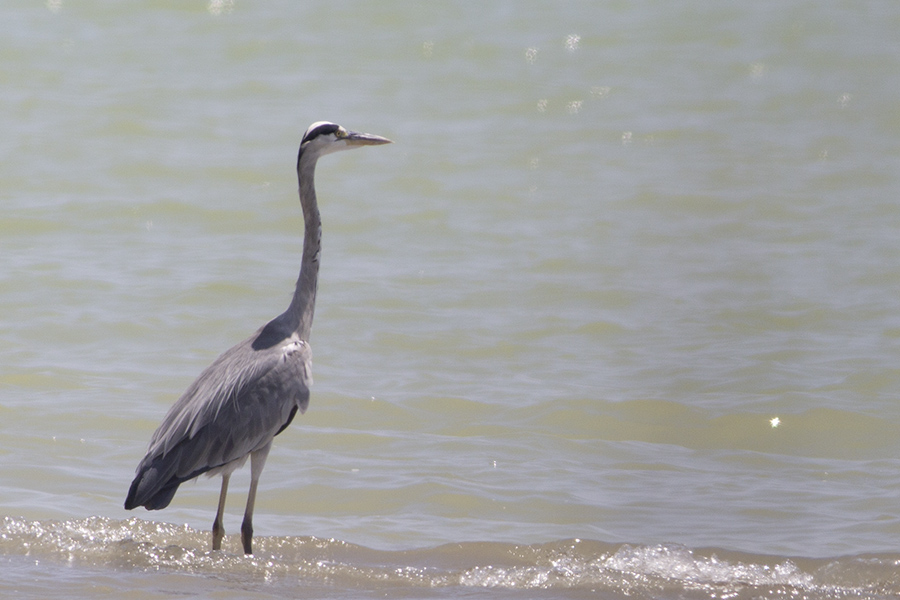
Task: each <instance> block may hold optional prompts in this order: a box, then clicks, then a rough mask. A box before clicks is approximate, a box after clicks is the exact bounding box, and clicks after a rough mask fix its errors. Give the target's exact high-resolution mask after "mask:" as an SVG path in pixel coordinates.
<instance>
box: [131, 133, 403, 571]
mask: <svg viewBox="0 0 900 600" xmlns="http://www.w3.org/2000/svg"><path fill="white" fill-rule="evenodd" d="M385 143H389V140H387V139H385V138H382V137H378V136H373V135H369V134H360V133H354V132H348V131H347V130H345V129H343V128H342V127H340V126H338V125H335V124H334V123H326V122H318V123H313V125H311V126H310V128H309V129H308V130H307V131H306V134H305V135H304V136H303V141H302V142H301V144H300V152H299V154H298V157H297V174H298V179H299V184H300V204H301V206H302V208H303V217H304V223H305V233H304V238H303V256H302V259H301V268H300V275H299V277H298V279H297V286H296V289H295V291H294V297H293V299H292V300H291V304H290V306H289V307H288V309H287V310H286V311H285V312H284V313H282V314H281V315H279V316H278V317H276V318H274V319H272V320H271V321H269V323H267V324H266V325H264V326H263V327H261V328H260V329H259V330H258V331H257V332H256V333H254V334H253V335H252V336H250V337H249V338H247V339H245V340H244V341H243V342H241V343H239V344H237V345H236V346H233V347H232V348H231V349H229V350H227V351H226V352H224V353H223V354H222V355H221V356H219V357H218V358H217V359H216V360H215V361H214V362H213V363H212V364H211V365H210V366H209V367H207V368H206V369H205V370H204V371H203V372H202V373H201V374H200V376H199V377H198V378H197V379H196V380H195V381H194V382H193V383H192V384H191V385H190V386H189V387H188V389H187V390H186V391H185V392H184V394H182V396H181V397H180V398H179V399H178V401H177V402H176V403H175V404H174V405H173V406H172V408H171V409H170V410H169V412H168V413H167V414H166V416H165V418H164V419H163V422H162V424H161V425H160V426H159V428H158V429H157V430H156V432H155V433H154V434H153V437H152V438H151V440H150V447H149V449H148V450H147V454H146V456H145V457H144V459H143V460H142V461H141V463H140V464H139V465H138V468H137V475H136V476H135V478H134V481H133V482H132V484H131V488H130V489H129V491H128V497H127V498H126V500H125V508H126V509H132V508H136V507H138V506H144V507H146V508H147V509H148V510H158V509H162V508H165V507H166V506H168V505H169V503H170V502H171V501H172V498H173V497H174V496H175V492H176V491H177V490H178V486H179V485H181V484H182V483H183V482H185V481H188V480H190V479H193V478H194V477H197V476H199V475H202V474H207V475H217V474H221V475H222V490H221V493H220V496H219V509H218V512H217V514H216V520H215V522H214V523H213V528H212V548H213V550H218V549H220V548H221V541H222V536H223V535H224V529H223V526H222V514H223V509H224V504H225V496H226V493H227V489H228V480H229V477H230V475H231V473H232V472H233V471H234V470H236V469H238V468H240V467H241V466H242V465H243V464H244V462H246V460H247V458H248V457H249V458H250V460H251V475H250V479H251V482H250V492H249V495H248V499H247V508H246V510H245V512H244V522H243V524H242V526H241V540H242V543H243V546H244V552H245V553H247V554H252V545H251V544H252V537H253V526H252V516H253V505H254V503H255V499H256V489H257V484H258V482H259V476H260V474H261V473H262V470H263V467H264V466H265V461H266V458H267V456H268V454H269V449H270V448H271V445H272V440H273V439H274V437H275V436H276V435H278V434H279V433H281V432H282V431H283V430H284V429H285V428H286V427H287V426H288V425H289V424H290V423H291V421H292V419H293V418H294V416H295V415H296V413H297V412H298V411H299V412H300V413H303V412H304V411H305V410H306V407H307V406H308V404H309V388H310V385H311V384H312V351H311V349H310V347H309V343H308V340H309V333H310V328H311V326H312V319H313V313H314V310H315V297H316V287H317V281H318V271H319V251H320V246H321V222H320V220H319V210H318V206H317V203H316V194H315V186H314V181H313V180H314V172H315V166H316V161H317V160H318V158H319V157H320V156H323V155H325V154H329V153H331V152H335V151H338V150H343V149H347V148H353V147H357V146H363V145H375V144H385Z"/></svg>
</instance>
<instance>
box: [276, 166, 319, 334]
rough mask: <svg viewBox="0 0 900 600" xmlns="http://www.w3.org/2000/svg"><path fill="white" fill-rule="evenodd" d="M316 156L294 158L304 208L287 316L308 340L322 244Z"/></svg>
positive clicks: (301, 202)
mask: <svg viewBox="0 0 900 600" xmlns="http://www.w3.org/2000/svg"><path fill="white" fill-rule="evenodd" d="M317 159H318V156H315V155H314V154H313V155H311V156H307V155H306V154H304V153H303V152H302V151H301V152H300V156H299V158H298V160H297V177H298V180H299V183H300V206H301V207H302V208H303V223H304V230H303V258H302V260H301V262H300V276H299V277H298V278H297V288H296V289H295V290H294V298H293V299H292V300H291V305H290V306H289V307H288V309H287V312H286V313H285V314H286V316H288V318H289V319H290V322H291V325H292V327H293V330H294V333H296V334H297V335H298V336H299V337H300V339H301V340H309V332H310V329H311V328H312V322H313V313H314V312H315V309H316V288H317V287H318V281H319V251H320V249H321V247H322V221H321V219H320V218H319V206H318V204H317V203H316V187H315V182H314V179H315V171H316V160H317Z"/></svg>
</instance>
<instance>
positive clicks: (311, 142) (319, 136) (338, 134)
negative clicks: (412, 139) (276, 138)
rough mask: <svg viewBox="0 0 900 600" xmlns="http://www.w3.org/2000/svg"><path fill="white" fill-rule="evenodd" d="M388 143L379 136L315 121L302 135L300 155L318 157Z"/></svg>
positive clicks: (388, 142)
mask: <svg viewBox="0 0 900 600" xmlns="http://www.w3.org/2000/svg"><path fill="white" fill-rule="evenodd" d="M390 143H391V140H389V139H387V138H383V137H381V136H380V135H372V134H370V133H358V132H356V131H348V130H347V129H344V128H343V127H341V126H340V125H338V124H336V123H329V122H328V121H317V122H315V123H313V124H312V125H310V126H309V129H307V130H306V133H304V134H303V141H301V142H300V153H301V154H304V153H308V152H312V153H314V154H315V156H316V157H319V156H324V155H325V154H331V153H332V152H339V151H340V150H350V149H351V148H359V147H360V146H376V145H379V144H390Z"/></svg>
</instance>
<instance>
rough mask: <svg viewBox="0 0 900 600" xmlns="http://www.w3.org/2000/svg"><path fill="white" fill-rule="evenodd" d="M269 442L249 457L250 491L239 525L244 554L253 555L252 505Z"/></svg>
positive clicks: (267, 452)
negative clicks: (242, 520)
mask: <svg viewBox="0 0 900 600" xmlns="http://www.w3.org/2000/svg"><path fill="white" fill-rule="evenodd" d="M271 447H272V442H269V443H268V444H266V445H265V446H263V447H262V448H260V449H259V450H257V451H255V452H254V453H253V454H251V455H250V491H249V492H248V493H247V508H246V510H244V522H243V523H241V543H242V544H243V545H244V554H253V505H254V504H256V488H257V487H258V486H259V476H260V475H262V470H263V467H265V466H266V458H268V456H269V449H270V448H271Z"/></svg>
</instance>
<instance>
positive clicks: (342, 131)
mask: <svg viewBox="0 0 900 600" xmlns="http://www.w3.org/2000/svg"><path fill="white" fill-rule="evenodd" d="M334 137H336V138H337V139H339V140H340V139H343V138H345V137H347V130H346V129H344V128H343V127H339V128H338V129H337V131H335V132H334Z"/></svg>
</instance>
